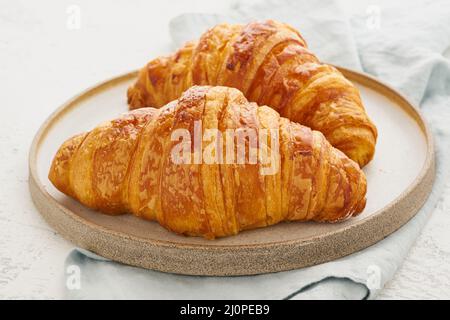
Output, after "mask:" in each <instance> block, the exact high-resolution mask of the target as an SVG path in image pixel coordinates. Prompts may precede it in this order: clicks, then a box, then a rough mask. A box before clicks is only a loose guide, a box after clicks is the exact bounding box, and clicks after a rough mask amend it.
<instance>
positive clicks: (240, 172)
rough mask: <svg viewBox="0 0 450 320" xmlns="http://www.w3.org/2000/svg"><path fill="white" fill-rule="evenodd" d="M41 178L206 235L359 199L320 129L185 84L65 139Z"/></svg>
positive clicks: (355, 180)
mask: <svg viewBox="0 0 450 320" xmlns="http://www.w3.org/2000/svg"><path fill="white" fill-rule="evenodd" d="M211 132H212V133H213V134H210V133H211ZM252 132H254V133H255V134H254V135H251V134H250V133H252ZM208 136H209V138H208ZM192 137H193V138H192ZM199 137H200V138H201V139H198V138H199ZM254 137H258V139H256V140H255V139H253V138H254ZM261 137H262V138H261ZM196 141H197V142H198V141H201V143H200V144H197V146H196ZM206 141H209V143H208V144H207V143H206ZM255 141H256V142H255ZM241 147H242V148H241ZM239 150H241V151H242V150H244V151H245V152H243V153H242V152H241V153H239V152H240V151H239ZM263 150H264V152H262V151H263ZM182 151H184V153H183V152H182ZM247 151H248V152H247ZM254 153H258V157H257V158H256V160H255V158H254V157H252V156H251V155H252V154H254ZM179 155H180V156H179ZM208 155H210V156H209V157H208ZM178 156H179V157H178ZM239 156H243V157H239ZM196 158H197V159H196ZM252 158H253V161H252ZM49 179H50V181H51V182H52V183H53V185H54V186H55V187H56V188H57V189H59V190H60V191H62V192H63V193H65V194H67V195H69V196H71V197H73V198H75V199H77V200H78V201H80V202H81V203H83V204H85V205H86V206H88V207H90V208H93V209H96V210H100V211H102V212H104V213H107V214H122V213H126V212H131V213H133V214H135V215H136V216H139V217H143V218H145V219H149V220H156V221H158V222H159V223H160V224H161V225H162V226H164V227H165V228H167V229H169V230H172V231H174V232H177V233H180V234H186V235H192V236H203V237H205V238H208V239H211V238H215V237H223V236H229V235H234V234H236V233H238V232H239V231H241V230H245V229H253V228H258V227H264V226H268V225H273V224H275V223H278V222H280V221H284V220H287V221H293V220H296V221H307V220H314V221H328V222H335V221H339V220H343V219H346V218H348V217H351V216H355V215H357V214H358V213H360V212H361V211H362V210H363V208H364V206H365V202H366V200H365V194H366V179H365V176H364V173H363V172H362V171H361V169H360V168H359V167H358V165H357V164H356V163H355V162H354V161H352V160H350V159H349V158H348V157H347V156H345V155H344V154H343V153H342V152H341V151H339V150H338V149H335V148H333V147H332V146H331V145H330V144H329V142H328V141H327V140H326V139H325V138H324V136H323V134H322V133H320V132H318V131H313V130H311V129H309V128H307V127H304V126H302V125H300V124H297V123H294V122H291V121H289V120H288V119H286V118H282V117H280V115H279V114H278V113H277V112H276V111H275V110H273V109H271V108H269V107H266V106H261V107H258V106H257V105H256V104H255V103H250V102H248V101H247V99H246V98H245V97H244V95H243V94H242V93H241V92H240V91H238V90H237V89H234V88H229V87H209V86H194V87H192V88H190V89H189V90H187V91H186V92H185V93H184V94H183V95H182V96H181V97H180V98H179V100H175V101H173V102H171V103H169V104H168V105H166V106H165V107H163V108H160V109H155V108H142V109H138V110H134V111H130V112H129V113H126V114H124V115H122V116H121V117H119V118H118V119H115V120H112V121H110V122H106V123H104V124H101V125H100V126H98V127H96V128H95V129H94V130H92V131H91V132H89V133H83V134H80V135H77V136H75V137H73V138H71V139H69V140H67V141H66V142H64V143H63V145H62V146H61V147H60V149H59V150H58V152H57V154H56V155H55V157H54V159H53V163H52V166H51V168H50V172H49Z"/></svg>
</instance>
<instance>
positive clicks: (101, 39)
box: [0, 0, 450, 299]
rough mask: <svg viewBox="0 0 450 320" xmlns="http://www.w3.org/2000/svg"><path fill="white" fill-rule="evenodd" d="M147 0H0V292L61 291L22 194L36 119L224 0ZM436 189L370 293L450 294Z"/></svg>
mask: <svg viewBox="0 0 450 320" xmlns="http://www.w3.org/2000/svg"><path fill="white" fill-rule="evenodd" d="M155 3H156V2H153V1H133V2H132V3H130V1H125V0H121V1H115V2H112V1H96V2H95V3H93V1H86V0H83V1H81V0H79V1H49V0H46V1H32V0H29V1H7V0H0V102H1V106H0V110H1V117H0V152H1V153H0V168H1V170H0V298H61V297H62V295H63V290H64V288H63V272H64V270H63V263H64V258H65V257H66V255H67V253H68V252H69V251H70V250H71V248H72V247H73V245H72V244H70V243H69V242H67V241H66V240H64V239H63V238H61V236H59V235H58V234H57V233H56V232H54V231H53V230H52V229H51V228H50V227H49V226H48V225H47V224H46V223H45V222H44V221H43V220H42V218H41V217H40V215H39V214H38V212H37V210H36V209H35V208H34V206H33V204H32V202H31V198H30V196H29V193H28V183H27V179H28V168H27V156H28V148H29V146H30V143H31V140H32V138H33V136H34V134H35V132H36V130H37V129H38V127H39V125H40V124H41V123H42V122H43V121H44V120H45V118H46V117H47V116H48V115H49V114H50V113H51V112H52V111H53V110H54V109H55V108H56V107H57V106H58V105H60V104H61V103H63V102H64V101H65V100H67V99H68V98H70V97H71V96H73V95H74V94H76V93H78V92H79V91H81V90H83V89H85V88H87V87H89V86H91V85H93V84H95V83H97V82H99V81H102V80H104V79H106V78H110V77H113V76H115V75H117V74H120V73H123V72H126V71H129V70H132V69H137V68H139V67H141V66H142V65H143V64H144V63H145V62H147V61H148V60H149V58H151V57H153V56H155V55H156V54H157V53H161V52H167V51H168V50H169V48H168V44H169V35H168V28H167V23H168V21H169V20H170V18H172V17H174V16H176V15H177V14H180V13H183V12H189V11H193V12H194V11H195V12H219V11H220V10H223V9H225V8H227V7H228V6H229V4H230V0H228V1H221V2H217V1H208V0H198V1H192V0H191V1H182V0H177V1H158V5H157V6H156V4H155ZM73 5H76V6H75V7H74V6H73ZM365 8H366V7H365V5H362V4H358V6H351V10H352V11H357V10H363V11H362V12H364V10H365ZM78 9H80V14H81V15H80V17H81V20H80V22H81V24H80V28H79V29H76V28H75V29H73V27H74V26H76V25H75V24H76V19H75V20H73V19H72V20H71V17H73V14H74V13H75V14H76V11H77V10H78ZM73 23H75V24H73ZM446 195H447V197H446V198H447V199H449V200H448V201H446V202H444V203H442V204H441V206H440V207H439V208H438V210H436V211H435V213H434V215H433V216H432V218H431V219H430V221H429V222H428V224H427V226H426V227H425V229H424V231H423V233H422V235H421V236H420V237H419V239H418V240H417V243H416V245H415V246H414V247H413V249H412V250H411V252H410V254H409V256H408V258H407V260H406V261H405V263H404V265H403V266H402V268H401V269H400V270H399V271H398V273H397V274H396V276H395V278H394V279H393V280H392V281H391V282H390V283H389V284H388V286H387V287H386V288H385V289H384V290H383V291H382V293H381V295H380V296H379V297H380V298H382V299H392V298H394V299H395V298H425V299H426V298H447V299H449V298H450V285H449V284H450V233H449V232H448V230H450V216H449V215H448V214H447V213H448V212H449V211H450V187H448V188H447V189H446Z"/></svg>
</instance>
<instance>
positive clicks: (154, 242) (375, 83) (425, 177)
mask: <svg viewBox="0 0 450 320" xmlns="http://www.w3.org/2000/svg"><path fill="white" fill-rule="evenodd" d="M337 68H338V69H339V70H340V71H341V72H342V73H343V74H344V75H345V76H346V77H347V78H348V79H349V80H351V81H357V82H359V83H361V84H363V85H364V86H367V87H369V88H371V89H373V90H375V91H377V92H381V93H382V94H383V95H385V96H388V97H389V98H390V99H391V100H394V101H395V102H396V103H397V104H398V105H399V106H400V107H401V108H402V109H403V110H404V111H406V112H407V113H408V114H409V115H410V116H411V117H412V118H413V119H414V120H415V121H416V123H417V124H418V125H419V126H420V128H421V130H422V131H423V134H424V135H425V138H426V143H427V155H426V158H425V162H424V165H423V167H422V169H421V171H420V173H419V174H418V176H417V177H416V178H415V179H414V181H413V182H412V183H411V184H410V186H409V187H408V188H406V189H405V190H404V191H403V192H402V193H401V194H400V195H399V196H398V197H397V198H396V199H394V200H393V201H392V202H390V203H389V204H387V205H386V206H385V207H383V208H382V209H380V210H378V211H376V212H374V213H373V214H371V215H370V216H368V217H366V218H364V219H361V220H360V221H357V222H356V223H354V224H352V225H350V226H347V227H344V228H342V229H340V230H335V231H331V232H327V233H324V234H321V235H319V236H317V237H312V238H310V239H299V240H295V239H294V240H286V241H276V242H270V243H265V244H235V245H220V246H217V245H208V244H180V243H174V242H170V241H166V240H160V239H149V238H141V237H138V236H135V235H132V234H126V233H123V232H119V231H115V230H111V229H109V228H107V227H104V226H101V225H97V224H95V223H92V222H90V221H87V220H86V219H84V218H82V217H80V216H78V215H77V214H76V213H74V212H72V211H70V210H69V209H68V208H66V207H64V206H63V205H61V204H60V203H58V202H57V201H56V200H55V199H54V198H53V197H52V196H51V195H50V194H49V193H48V192H47V191H46V189H45V186H44V185H43V184H42V182H41V181H40V179H39V175H38V170H37V156H38V152H39V148H40V145H41V143H42V141H44V139H45V137H46V135H47V133H48V132H49V130H50V128H51V127H52V125H53V124H54V123H55V122H57V121H58V119H59V118H60V117H62V116H63V115H64V114H65V113H67V112H68V111H70V110H71V109H72V108H73V107H74V106H75V105H76V103H77V102H78V101H80V100H83V99H86V98H88V97H89V96H91V95H94V94H95V92H97V91H99V90H104V89H105V88H107V87H109V86H113V85H114V84H115V83H118V82H121V81H124V80H126V79H131V78H133V77H136V75H137V72H138V71H132V72H129V73H126V74H123V75H121V76H118V77H114V78H112V79H110V80H107V81H104V82H101V83H100V84H97V85H94V86H93V87H91V88H88V89H87V90H85V91H83V92H81V93H80V94H78V95H76V96H75V97H73V98H72V99H70V100H69V101H67V102H66V103H64V104H63V105H62V106H60V107H59V108H58V109H57V110H56V111H54V112H53V113H52V114H51V115H50V116H49V117H48V118H47V119H46V120H45V122H44V123H43V124H42V126H41V127H40V128H39V130H38V132H37V133H36V135H35V137H34V139H33V142H32V144H31V147H30V152H29V160H28V161H29V186H30V192H31V196H32V199H33V201H34V203H35V204H36V207H37V208H38V209H39V211H40V212H41V214H42V216H43V217H44V218H45V219H46V220H47V222H48V223H49V224H50V225H51V226H53V227H54V228H55V229H56V230H57V231H59V232H60V233H61V234H62V236H64V237H66V238H68V239H70V240H72V241H73V242H74V243H75V244H77V245H79V246H81V247H86V245H85V243H84V242H83V241H82V240H81V239H78V238H79V237H78V238H77V236H73V235H71V234H68V232H67V229H66V228H64V227H62V226H60V225H58V224H55V223H54V222H53V221H52V219H50V218H49V217H48V216H47V213H46V212H44V211H46V210H44V209H43V206H42V201H45V202H47V204H46V206H50V207H53V208H54V209H56V210H58V211H59V212H60V213H63V214H65V215H66V216H67V218H69V219H70V220H72V222H73V223H75V224H77V225H78V226H80V227H81V228H85V227H87V228H88V229H89V230H91V231H92V232H101V233H103V236H106V237H108V236H111V237H115V238H117V237H119V238H122V239H127V240H128V241H135V242H139V243H142V244H146V245H150V246H152V247H153V246H156V247H159V248H164V247H166V248H179V249H181V250H183V249H192V250H194V251H195V252H201V251H206V252H211V250H214V251H215V250H218V251H223V252H227V251H232V250H238V249H245V250H246V251H247V250H251V249H258V250H261V249H262V250H264V249H270V248H274V247H286V248H287V247H292V246H297V247H305V246H307V245H310V244H314V243H315V242H316V241H317V240H318V238H321V239H323V238H328V237H330V238H331V237H335V236H337V235H339V234H342V235H343V237H344V238H345V237H348V235H349V234H348V232H350V231H352V229H355V228H356V229H358V228H360V227H361V226H363V225H366V226H370V225H371V224H373V223H375V220H376V219H377V217H378V216H379V215H380V213H381V212H382V211H390V210H392V209H393V207H395V206H398V205H399V204H400V203H403V204H404V203H405V202H406V201H408V198H409V196H411V195H413V194H415V193H417V194H419V195H421V196H420V197H419V198H420V199H417V200H416V201H415V205H414V208H412V209H411V210H410V212H407V213H404V214H402V216H401V217H400V218H399V219H400V220H399V221H397V222H396V223H393V224H392V226H387V227H386V228H383V230H382V231H380V232H379V233H378V234H377V235H376V237H375V238H371V239H370V240H367V241H364V243H363V244H361V245H359V246H358V248H356V250H352V252H355V251H359V250H361V249H363V248H366V247H368V246H370V245H372V244H374V243H376V242H378V241H380V240H382V239H383V238H385V237H386V236H388V235H389V234H391V233H393V232H395V231H396V230H397V229H398V228H399V227H401V226H402V225H403V224H405V223H406V222H407V221H409V219H411V218H412V217H413V216H414V215H415V214H416V213H417V211H418V210H419V209H420V207H421V206H422V205H423V203H424V202H425V201H426V199H427V197H428V195H429V193H430V192H431V188H432V184H433V181H434V176H435V151H434V141H433V135H432V133H431V130H430V128H429V126H428V124H427V123H426V121H425V119H424V117H423V116H422V115H421V113H420V111H419V110H418V109H417V108H416V107H415V106H414V105H413V104H412V103H411V102H410V101H409V100H408V99H407V98H405V97H404V96H403V95H401V94H400V93H398V92H397V91H396V90H394V89H393V88H391V87H390V86H389V85H387V84H384V83H383V82H381V81H379V80H377V79H375V78H373V77H372V76H370V75H367V74H364V73H360V72H356V71H352V70H349V69H346V68H342V67H337ZM46 208H48V207H46ZM69 229H70V228H69ZM352 252H342V254H338V255H335V256H334V257H331V258H330V259H326V258H325V259H324V258H322V259H319V261H313V262H306V263H296V266H297V267H304V266H308V265H312V264H317V263H321V262H325V261H329V260H332V259H335V258H337V257H342V256H345V255H348V254H350V253H352ZM97 253H99V254H100V255H104V256H106V257H108V258H112V259H115V260H118V261H121V262H124V263H128V261H125V260H124V259H123V258H122V257H120V256H112V255H111V254H107V253H106V254H105V252H97ZM129 264H133V265H139V266H142V267H146V268H152V269H158V270H160V271H169V272H174V271H175V272H179V273H184V272H183V270H171V269H170V268H163V267H162V268H158V267H155V266H150V267H149V266H148V265H146V264H144V263H143V264H139V263H129ZM166 269H168V270H166ZM289 269H293V267H292V266H291V267H288V268H280V269H279V270H272V269H271V270H265V269H264V268H263V270H262V271H261V272H250V271H249V272H243V271H240V272H238V271H237V272H230V271H227V272H224V273H222V272H221V271H220V270H219V271H216V272H206V273H203V272H202V273H195V272H194V273H192V272H187V273H186V274H209V275H213V274H214V275H230V274H235V275H237V274H257V273H265V272H274V271H281V270H289Z"/></svg>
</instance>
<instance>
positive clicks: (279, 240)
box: [29, 68, 435, 276]
mask: <svg viewBox="0 0 450 320" xmlns="http://www.w3.org/2000/svg"><path fill="white" fill-rule="evenodd" d="M339 69H340V70H341V71H342V72H343V73H344V75H345V76H346V77H347V78H348V79H349V80H351V81H353V82H354V83H355V84H356V86H357V87H358V88H359V89H360V91H361V95H362V99H363V102H364V104H365V107H366V109H367V112H368V113H369V116H370V117H371V119H372V120H373V121H374V123H375V124H376V126H377V128H378V132H379V137H378V143H377V149H376V154H375V158H374V159H373V161H372V162H371V163H370V164H369V165H367V166H366V167H365V168H364V172H365V173H366V175H367V180H368V193H367V206H366V208H365V210H364V212H363V213H362V214H361V215H359V216H358V217H356V218H352V219H350V220H347V221H345V222H343V223H338V224H319V223H301V222H291V223H280V224H278V225H275V226H271V227H267V228H261V229H256V230H250V231H244V232H242V233H240V234H238V235H236V236H232V237H227V238H221V239H217V240H205V239H202V238H194V237H185V236H179V235H176V234H174V233H171V232H169V231H167V230H165V229H164V228H162V227H161V226H159V224H157V223H156V222H151V221H145V220H142V219H139V218H136V217H134V216H132V215H123V216H115V217H114V216H107V215H103V214H100V213H98V212H94V211H92V210H90V209H88V208H86V207H84V206H82V205H81V204H79V203H77V202H76V201H74V200H72V199H70V198H68V197H66V196H65V195H63V194H61V193H60V192H58V191H57V190H56V189H55V188H54V187H53V186H52V185H51V183H50V181H49V180H48V178H47V173H48V170H49V168H50V164H51V160H52V158H53V155H54V154H55V152H56V150H57V149H58V147H59V146H60V145H61V143H62V142H63V141H64V140H66V139H67V138H68V137H70V136H71V135H74V134H76V133H79V132H82V131H87V130H91V129H92V128H93V127H95V126H96V125H97V124H98V123H100V122H102V121H105V120H109V119H113V118H115V117H117V116H118V115H119V114H120V113H122V112H125V111H127V104H126V89H127V87H128V86H129V85H130V84H131V83H132V82H133V81H134V80H135V78H136V75H137V73H136V72H131V73H129V74H126V75H123V76H120V77H117V78H114V79H112V80H109V81H107V82H104V83H102V84H99V85H97V86H95V87H93V88H90V89H89V90H87V91H85V92H83V93H81V94H80V95H78V96H76V97H74V98H73V99H71V100H70V101H69V102H67V103H66V104H64V105H63V106H61V107H60V108H59V109H58V110H57V111H55V113H53V114H52V115H51V116H50V117H49V118H48V119H47V121H46V122H45V123H44V124H43V125H42V127H41V128H40V130H39V131H38V133H37V134H36V137H35V139H34V141H33V143H32V146H31V149H30V158H29V169H30V178H29V185H30V192H31V195H32V197H33V201H34V202H35V205H36V207H37V208H38V209H39V211H40V213H41V214H42V216H43V217H44V218H45V219H46V221H47V222H48V223H49V224H50V225H51V226H52V227H53V228H55V229H56V230H57V231H58V232H59V233H60V234H61V235H62V236H64V237H65V238H67V239H69V240H70V241H72V242H73V243H74V244H75V245H77V246H80V247H82V248H85V249H88V250H91V251H93V252H95V253H97V254H99V255H101V256H104V257H106V258H110V259H112V260H116V261H119V262H122V263H126V264H130V265H134V266H139V267H144V268H149V269H155V270H160V271H164V272H174V273H181V274H192V275H221V276H223V275H244V274H260V273H267V272H276V271H284V270H291V269H296V268H301V267H305V266H310V265H314V264H318V263H322V262H326V261H330V260H334V259H337V258H339V257H342V256H345V255H348V254H351V253H353V252H355V251H358V250H361V249H363V248H366V247H368V246H370V245H372V244H374V243H376V242H378V241H380V240H381V239H383V238H384V237H386V236H388V235H389V234H391V233H392V232H394V231H396V230H397V229H398V228H399V227H401V226H402V225H403V224H405V223H406V222H407V221H408V220H409V219H410V218H411V217H413V216H414V215H415V214H416V213H417V211H418V210H419V209H420V207H421V206H422V205H423V203H424V202H425V200H426V199H427V197H428V195H429V192H430V191H431V187H432V184H433V180H434V174H435V171H434V170H435V167H434V148H433V139H432V136H431V132H430V130H429V129H428V127H427V125H426V123H425V122H424V120H423V118H422V117H421V115H420V114H419V113H418V112H417V111H416V109H415V108H414V107H413V106H412V105H411V104H410V103H409V102H408V101H407V100H406V99H405V98H403V97H402V96H401V95H400V94H398V93H397V92H396V91H395V90H393V89H392V88H390V87H389V86H387V85H384V84H382V83H380V82H379V81H377V80H375V79H373V78H371V77H369V76H366V75H364V74H360V73H356V72H353V71H350V70H345V69H342V68H339Z"/></svg>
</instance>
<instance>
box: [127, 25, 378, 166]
mask: <svg viewBox="0 0 450 320" xmlns="http://www.w3.org/2000/svg"><path fill="white" fill-rule="evenodd" d="M192 85H220V86H228V87H234V88H237V89H239V90H240V91H242V92H243V93H244V95H245V96H246V97H247V99H248V100H250V101H253V102H256V103H257V104H259V105H267V106H270V107H272V108H274V109H275V110H277V111H278V112H279V113H280V114H281V116H283V117H286V118H288V119H290V120H292V121H295V122H298V123H301V124H303V125H305V126H308V127H310V128H312V129H314V130H318V131H320V132H322V133H323V134H324V135H325V137H326V138H327V139H328V141H329V142H330V143H331V144H332V145H333V146H334V147H336V148H338V149H340V150H341V151H343V152H344V153H345V154H346V155H347V156H349V157H350V158H351V159H353V160H354V161H356V162H357V163H358V164H359V165H360V166H361V167H362V166H364V165H365V164H367V163H368V162H369V161H370V160H371V159H372V158H373V155H374V152H375V143H376V138H377V129H376V127H375V125H374V124H373V123H372V121H371V120H370V119H369V117H368V115H367V113H366V111H365V109H364V107H363V104H362V102H361V97H360V94H359V91H358V89H357V88H356V87H355V86H354V85H353V84H352V83H351V82H350V81H348V80H347V79H346V78H345V77H344V76H343V75H342V73H341V72H339V71H338V70H337V69H336V68H334V67H333V66H331V65H328V64H324V63H321V62H320V61H319V59H318V58H317V57H316V56H315V55H314V54H313V53H312V52H311V51H309V49H308V48H307V45H306V42H305V40H304V39H303V38H302V37H301V35H300V33H299V32H298V31H296V30H295V29H293V28H292V27H290V26H289V25H286V24H283V23H279V22H276V21H271V20H269V21H264V22H252V23H249V24H247V25H239V24H238V25H230V24H219V25H217V26H215V27H213V28H211V29H210V30H208V31H206V32H205V33H204V34H203V35H202V36H201V38H200V40H199V41H196V42H189V43H187V44H186V45H185V46H184V47H182V48H181V49H179V50H178V51H177V52H175V53H174V54H172V55H170V56H166V57H159V58H156V59H154V60H152V61H150V62H149V63H148V64H147V65H146V66H145V67H144V68H142V69H141V70H140V72H139V76H138V79H137V81H136V83H134V84H133V85H132V86H131V87H130V88H129V90H128V102H129V105H130V108H131V109H136V108H141V107H161V106H164V105H165V104H166V103H168V102H169V101H172V100H174V99H177V98H178V97H179V96H180V95H181V93H182V92H183V91H185V90H186V89H188V88H189V87H191V86H192Z"/></svg>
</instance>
